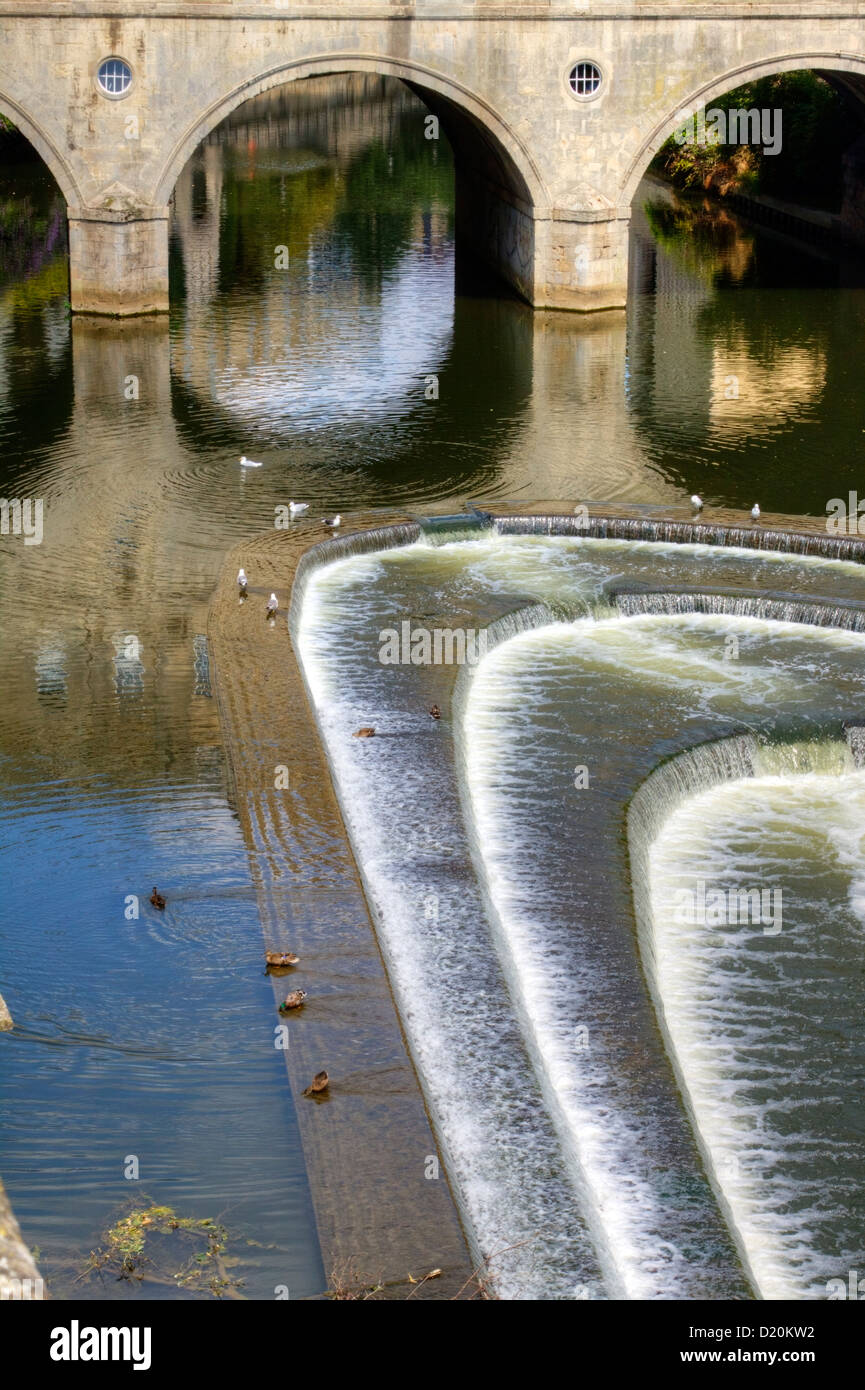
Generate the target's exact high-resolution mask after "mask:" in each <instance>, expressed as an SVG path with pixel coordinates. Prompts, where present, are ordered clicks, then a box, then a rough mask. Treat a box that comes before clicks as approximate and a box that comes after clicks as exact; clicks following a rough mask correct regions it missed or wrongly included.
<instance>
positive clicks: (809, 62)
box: [619, 51, 865, 207]
mask: <svg viewBox="0 0 865 1390" xmlns="http://www.w3.org/2000/svg"><path fill="white" fill-rule="evenodd" d="M803 70H807V71H811V72H815V73H817V75H818V76H820V77H825V78H826V79H827V80H832V79H833V78H834V79H835V80H836V82H838V83H839V84H841V85H844V86H845V87H846V88H847V89H848V90H850V91H851V92H852V93H853V94H854V95H856V96H857V97H859V99H860V100H865V96H863V91H865V58H863V57H858V56H857V55H856V54H854V53H838V52H837V51H836V52H834V53H821V52H815V51H811V52H807V53H783V54H779V55H778V56H777V57H775V58H767V59H763V60H762V61H760V62H757V63H743V64H741V66H739V67H735V68H729V69H728V70H727V71H726V72H725V73H724V74H723V75H721V76H719V77H713V78H711V79H710V80H709V81H707V82H704V83H703V84H702V85H701V86H700V87H697V88H695V89H694V90H693V91H692V92H691V93H690V94H689V95H687V96H685V97H682V98H681V100H680V101H678V102H677V103H676V106H675V107H674V109H673V110H671V111H670V110H668V111H667V113H666V114H665V115H664V116H663V117H662V119H661V120H659V121H658V122H657V123H656V124H655V126H654V127H653V129H652V130H651V132H650V133H649V134H648V135H647V136H646V137H645V139H644V140H643V142H642V144H641V145H640V147H639V149H638V150H637V152H636V154H635V155H634V157H633V159H632V160H631V162H630V164H629V166H628V169H627V172H626V174H625V177H624V179H623V181H622V185H621V191H620V194H619V204H620V205H621V206H625V207H629V206H630V203H631V200H632V198H633V197H634V194H635V193H636V191H637V185H638V184H639V182H640V180H641V178H642V177H643V175H644V174H645V172H646V170H647V168H648V167H649V165H650V164H651V162H652V160H653V159H654V157H655V155H656V154H657V153H658V150H659V149H660V148H661V146H662V145H663V144H664V141H665V140H668V139H669V137H670V136H671V135H672V133H673V131H674V130H676V128H677V127H678V126H679V125H680V124H681V113H682V112H683V111H696V110H698V109H699V108H701V107H703V106H708V105H709V104H710V102H712V101H714V100H715V99H716V98H718V97H723V96H725V95H726V94H727V93H728V92H730V91H732V90H734V89H735V88H736V87H742V86H744V85H745V83H746V82H756V81H757V80H758V79H759V78H761V77H774V76H776V75H777V74H778V73H782V72H802V71H803Z"/></svg>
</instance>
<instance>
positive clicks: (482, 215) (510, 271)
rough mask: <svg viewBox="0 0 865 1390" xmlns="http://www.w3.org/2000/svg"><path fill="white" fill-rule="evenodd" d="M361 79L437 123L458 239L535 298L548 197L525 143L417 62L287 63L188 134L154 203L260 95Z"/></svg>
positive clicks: (339, 59)
mask: <svg viewBox="0 0 865 1390" xmlns="http://www.w3.org/2000/svg"><path fill="white" fill-rule="evenodd" d="M351 74H361V75H367V76H373V77H377V78H391V79H397V80H399V81H400V82H401V83H404V84H405V86H406V87H408V88H409V89H410V90H411V91H412V92H413V93H414V94H415V96H416V97H417V98H418V99H419V101H421V102H422V103H423V105H424V107H425V108H426V111H427V113H428V114H429V115H430V116H433V117H435V122H436V131H437V133H436V135H435V136H433V137H432V138H434V139H437V138H439V137H438V132H441V134H442V135H443V136H444V138H446V139H447V141H448V142H449V144H450V146H451V149H452V151H453V163H454V174H455V186H456V200H455V211H456V236H457V240H458V242H459V244H460V246H461V247H465V248H468V249H470V250H471V252H472V253H474V254H475V255H477V256H479V257H480V258H481V259H483V260H484V261H485V262H486V263H487V264H488V265H490V266H491V267H492V268H493V269H494V270H495V271H496V272H497V273H498V274H499V275H500V276H501V277H502V278H503V279H504V280H505V281H506V282H507V283H508V284H509V285H510V286H511V287H512V288H513V289H515V290H516V291H517V292H518V293H519V294H520V295H522V296H523V297H524V298H525V299H527V300H529V301H530V302H531V301H532V300H533V297H534V290H535V285H534V276H535V266H534V258H535V221H536V219H537V218H538V217H544V216H546V215H548V209H549V198H548V196H547V193H546V190H545V188H544V185H543V181H542V179H541V176H540V173H539V172H538V169H537V167H536V165H535V163H534V161H533V159H532V158H531V156H530V155H529V154H528V152H527V150H526V149H525V147H524V145H523V144H522V142H521V141H520V140H519V139H518V138H517V136H516V135H515V134H514V132H513V131H512V130H511V129H510V127H509V126H508V125H507V124H506V122H505V121H504V120H503V119H502V118H501V117H500V116H499V115H498V113H496V112H495V111H494V110H493V109H492V108H491V107H490V106H489V105H488V103H486V102H485V101H483V100H481V99H480V98H478V97H476V96H474V95H473V94H472V93H471V92H469V91H468V90H467V89H465V88H463V87H461V86H460V85H459V84H458V83H456V82H454V81H452V80H450V79H446V78H443V77H442V76H441V75H440V74H438V73H436V72H433V71H432V70H428V69H425V68H423V67H422V66H420V65H418V64H413V63H406V62H403V61H400V60H398V59H391V58H386V57H382V58H368V57H365V56H363V55H354V54H348V55H334V56H329V57H326V58H321V59H313V60H304V61H302V62H298V63H294V64H286V65H283V66H281V67H280V68H279V69H277V70H276V71H273V72H269V73H266V74H264V75H262V76H261V77H259V78H258V79H256V80H254V81H251V82H247V83H245V84H244V85H243V86H242V87H240V88H238V89H237V90H235V91H233V92H231V93H229V94H227V95H226V96H225V97H223V98H222V99H220V100H219V101H218V102H216V103H214V105H213V106H212V107H211V108H210V110H208V111H207V112H206V113H204V114H203V115H202V117H201V119H200V120H199V121H197V122H196V124H195V125H194V127H193V128H191V129H190V130H188V131H186V132H184V133H183V134H182V135H181V136H180V138H179V139H178V141H177V143H176V145H175V147H174V149H173V150H172V152H171V154H170V156H169V158H168V160H167V162H166V164H165V167H164V169H163V172H162V174H161V176H160V178H159V181H158V185H157V188H156V191H155V195H154V200H153V201H154V203H155V204H157V205H164V204H167V203H168V201H169V199H170V198H171V196H172V193H173V191H174V189H175V186H176V183H177V180H178V178H179V176H180V173H181V171H182V170H183V168H184V167H185V166H186V164H187V162H188V160H189V159H190V158H191V157H192V155H193V154H194V153H195V151H196V150H197V149H198V148H199V147H200V146H201V144H202V142H203V141H204V140H205V139H206V138H207V136H208V135H209V134H210V133H211V132H212V131H213V130H214V129H215V128H216V127H217V126H218V125H219V124H220V123H221V122H222V121H224V120H225V119H226V118H227V117H230V116H231V114H232V112H234V111H236V110H237V108H238V107H240V106H241V105H243V104H245V103H248V102H250V101H251V100H252V99H254V98H255V97H257V96H260V95H262V94H264V93H267V92H271V91H273V90H274V89H276V88H279V87H284V86H286V84H289V83H290V84H295V83H297V82H299V81H301V80H304V79H315V78H324V77H336V76H342V77H345V76H346V75H351Z"/></svg>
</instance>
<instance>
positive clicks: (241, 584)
mask: <svg viewBox="0 0 865 1390" xmlns="http://www.w3.org/2000/svg"><path fill="white" fill-rule="evenodd" d="M248 583H249V580H248V579H247V577H246V570H245V569H242V568H241V569H239V570H238V571H237V587H238V589H240V591H241V593H244V594H245V593H246V586H247V584H248Z"/></svg>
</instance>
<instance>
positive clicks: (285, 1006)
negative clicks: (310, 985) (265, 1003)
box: [279, 989, 306, 1014]
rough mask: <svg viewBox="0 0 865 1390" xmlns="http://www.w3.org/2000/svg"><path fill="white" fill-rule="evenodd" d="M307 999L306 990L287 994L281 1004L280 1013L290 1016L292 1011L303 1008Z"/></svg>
mask: <svg viewBox="0 0 865 1390" xmlns="http://www.w3.org/2000/svg"><path fill="white" fill-rule="evenodd" d="M305 998H306V990H305V989H295V990H292V992H291V994H287V995H286V996H285V998H284V999H283V1001H282V1003H281V1004H280V1006H279V1012H280V1013H281V1014H290V1013H291V1011H292V1009H299V1008H300V1007H301V1005H302V1004H303V1001H304V999H305Z"/></svg>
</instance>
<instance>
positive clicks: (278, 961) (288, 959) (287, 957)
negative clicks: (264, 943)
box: [264, 951, 300, 970]
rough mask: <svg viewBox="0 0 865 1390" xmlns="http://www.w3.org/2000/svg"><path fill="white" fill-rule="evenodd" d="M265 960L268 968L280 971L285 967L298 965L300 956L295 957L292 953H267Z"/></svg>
mask: <svg viewBox="0 0 865 1390" xmlns="http://www.w3.org/2000/svg"><path fill="white" fill-rule="evenodd" d="M264 959H265V961H266V963H267V965H268V968H272V969H274V970H279V969H281V968H282V967H283V966H288V965H297V963H298V961H299V960H300V956H296V955H294V953H293V952H292V951H265V953H264Z"/></svg>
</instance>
